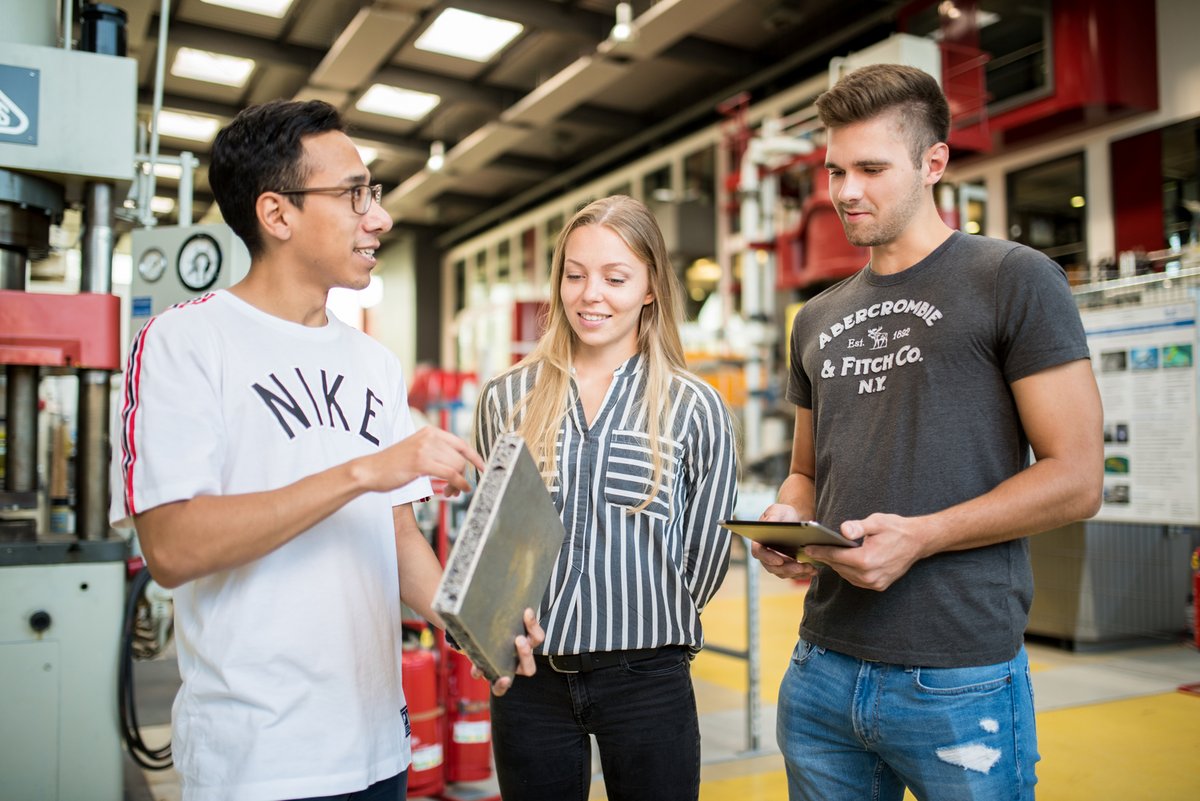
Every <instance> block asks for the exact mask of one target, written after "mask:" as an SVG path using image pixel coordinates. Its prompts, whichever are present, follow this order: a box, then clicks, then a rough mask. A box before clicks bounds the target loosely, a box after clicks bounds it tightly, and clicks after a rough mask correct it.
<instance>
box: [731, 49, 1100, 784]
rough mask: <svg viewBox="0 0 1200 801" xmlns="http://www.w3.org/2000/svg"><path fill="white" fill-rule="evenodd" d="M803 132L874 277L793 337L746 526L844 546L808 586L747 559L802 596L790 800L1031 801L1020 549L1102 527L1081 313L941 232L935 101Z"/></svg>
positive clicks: (1010, 250) (816, 567) (776, 560)
mask: <svg viewBox="0 0 1200 801" xmlns="http://www.w3.org/2000/svg"><path fill="white" fill-rule="evenodd" d="M817 110H818V112H819V114H820V117H821V121H822V123H824V125H825V127H826V130H827V132H828V136H827V143H828V144H827V152H826V156H825V163H826V167H827V168H828V170H829V188H830V194H831V195H832V197H833V200H834V202H835V203H836V204H837V209H838V214H839V216H840V217H841V220H842V224H843V226H844V228H845V231H846V236H847V238H848V239H849V240H850V241H851V242H853V243H854V244H856V245H860V246H862V247H869V248H870V249H871V260H870V263H869V264H868V265H866V266H865V267H863V269H862V270H860V271H859V272H857V273H855V274H854V275H853V276H851V277H849V278H847V279H846V280H845V281H843V282H841V283H839V284H837V285H835V286H833V287H831V288H830V289H828V290H826V291H825V292H823V293H821V294H820V295H818V296H817V297H815V298H813V299H811V300H809V301H808V302H807V303H806V304H805V306H804V308H803V310H801V311H800V312H799V314H798V315H797V317H796V322H795V325H794V327H793V333H792V347H791V360H792V363H791V380H790V383H789V385H788V399H789V400H790V401H792V402H793V403H795V404H796V429H795V439H794V441H793V445H792V465H791V474H790V475H789V476H788V478H787V479H786V480H785V481H784V483H783V486H782V487H781V488H780V491H779V502H778V503H776V504H773V505H771V506H769V507H768V508H767V510H766V512H765V513H764V514H763V518H764V519H767V520H781V521H782V520H791V521H795V520H799V519H811V518H814V517H815V518H816V519H818V520H820V521H821V522H823V523H825V524H826V525H829V526H835V527H840V529H841V532H842V534H844V535H846V536H847V537H849V538H851V539H855V540H862V545H861V547H857V548H838V547H835V546H809V547H807V548H805V549H804V550H805V552H806V554H805V557H806V558H808V559H813V560H816V562H817V564H813V563H810V562H807V561H796V560H793V559H790V558H788V557H785V556H783V555H781V554H779V553H776V552H774V551H772V550H770V549H767V548H763V547H761V546H759V545H757V544H756V545H754V546H753V549H752V552H753V554H754V556H755V557H756V558H758V559H759V560H760V561H762V563H763V564H764V565H765V566H766V568H767V570H769V571H770V572H772V573H774V574H776V575H778V576H781V577H785V578H811V579H812V585H811V587H810V588H809V591H808V593H807V595H806V597H805V601H804V619H803V622H802V623H801V626H800V640H799V643H798V644H797V646H796V649H795V652H794V653H793V656H792V662H791V665H790V666H789V668H788V671H787V673H786V674H785V675H784V679H783V682H782V684H781V686H780V689H779V708H778V715H777V727H776V734H777V736H778V739H779V745H780V749H781V750H782V752H783V755H784V761H785V764H786V766H787V776H788V795H789V797H790V798H791V799H792V801H817V800H818V799H819V800H820V801H852V800H853V801H858V799H863V798H873V799H879V800H880V801H900V799H901V797H902V796H903V794H904V789H905V787H906V786H907V787H908V788H909V789H910V790H912V792H913V794H914V795H915V796H916V797H917V798H921V799H926V800H927V801H985V800H986V801H1000V800H1001V799H1002V800H1003V801H1032V799H1033V797H1034V791H1033V787H1034V783H1035V782H1036V781H1037V779H1036V777H1035V775H1034V764H1035V763H1036V762H1037V759H1038V754H1037V737H1036V733H1035V729H1034V713H1033V696H1032V690H1031V688H1030V683H1029V662H1028V658H1027V656H1026V654H1025V649H1024V646H1023V642H1022V636H1023V634H1024V631H1025V624H1026V621H1027V619H1028V613H1029V604H1030V600H1031V598H1032V595H1033V576H1032V571H1031V569H1030V562H1029V548H1028V544H1027V542H1026V540H1025V538H1026V537H1027V536H1028V535H1031V534H1036V533H1037V532H1039V531H1045V530H1046V529H1049V528H1053V527H1055V526H1059V525H1063V524H1065V523H1068V522H1070V521H1073V520H1078V519H1081V518H1085V517H1090V516H1091V515H1093V514H1095V512H1096V510H1097V509H1098V508H1099V505H1100V488H1101V483H1102V469H1101V468H1102V462H1103V444H1102V442H1101V418H1102V414H1101V409H1100V396H1099V392H1098V391H1097V389H1096V382H1095V379H1094V377H1093V375H1092V368H1091V362H1090V360H1089V358H1088V347H1087V342H1086V340H1085V337H1084V333H1083V326H1082V324H1081V323H1080V319H1079V313H1078V311H1077V310H1076V308H1075V304H1074V301H1073V300H1072V298H1071V293H1070V290H1069V287H1068V285H1067V279H1066V275H1065V273H1063V270H1062V268H1061V267H1059V266H1058V265H1057V264H1055V263H1054V262H1053V261H1051V260H1050V259H1048V258H1047V257H1045V256H1044V255H1042V254H1041V253H1038V252H1037V251H1034V250H1031V249H1030V248H1027V247H1024V246H1023V245H1018V244H1016V243H1013V242H1004V241H1001V240H996V239H989V238H987V237H974V236H967V235H965V234H962V233H959V232H957V231H953V230H951V229H950V228H948V227H947V226H946V225H945V223H943V222H942V220H941V218H940V217H939V215H938V211H937V207H936V205H935V204H934V200H933V187H934V185H935V184H937V183H938V181H940V180H941V178H942V176H943V174H944V172H945V170H946V166H947V162H948V159H949V148H948V147H947V145H946V139H947V136H948V129H949V122H950V114H949V108H948V106H947V103H946V99H945V97H944V96H943V94H942V91H941V89H940V88H939V87H938V85H937V82H936V81H935V80H934V79H933V78H932V77H930V76H929V75H928V74H926V73H924V72H922V71H921V70H918V69H915V68H912V67H905V66H899V65H894V64H885V65H875V66H870V67H863V68H862V69H859V70H856V71H855V72H852V73H850V74H849V75H847V76H845V77H843V78H842V79H841V80H840V81H839V82H838V83H837V84H836V85H835V86H834V87H833V88H832V89H830V90H829V91H828V92H826V93H825V94H823V95H821V97H820V98H818V99H817ZM868 335H869V336H868ZM1030 450H1032V452H1033V456H1035V457H1036V459H1037V461H1036V463H1033V464H1031V463H1030V462H1031V460H1030Z"/></svg>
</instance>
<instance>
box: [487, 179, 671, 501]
mask: <svg viewBox="0 0 1200 801" xmlns="http://www.w3.org/2000/svg"><path fill="white" fill-rule="evenodd" d="M585 225H603V226H604V227H605V228H607V229H608V230H610V231H612V232H613V233H615V234H616V235H617V236H619V237H621V240H622V241H623V242H624V243H625V244H626V245H627V246H628V247H629V249H630V250H631V251H632V252H633V254H634V255H635V256H637V258H638V260H639V261H641V262H643V263H644V264H645V265H646V266H647V267H649V268H650V292H651V293H652V294H653V295H654V300H653V301H651V302H650V303H648V304H646V305H645V306H643V307H642V316H641V320H640V321H639V323H638V338H637V344H638V352H639V353H641V354H642V359H643V369H644V371H645V375H646V382H645V394H644V396H643V399H642V402H643V403H644V404H645V408H644V411H645V420H646V432H645V433H646V434H647V435H648V436H649V439H650V448H651V453H652V454H653V465H654V470H653V476H652V478H651V482H650V483H651V491H650V493H649V495H648V496H647V498H646V500H645V501H644V502H643V503H642V504H641V505H640V506H638V507H637V509H636V510H635V511H640V510H642V509H645V508H646V506H647V505H649V503H650V501H651V500H652V499H653V498H654V497H655V496H656V495H657V493H658V490H659V488H660V486H661V484H662V472H663V463H664V456H665V454H666V451H667V447H666V446H665V445H664V444H663V442H662V439H661V438H662V437H663V436H668V437H669V436H670V434H671V432H670V431H669V430H667V429H668V427H669V425H670V423H669V419H668V414H669V409H670V407H671V402H670V400H671V398H670V387H671V378H672V376H674V375H675V374H676V373H678V372H683V371H686V369H687V365H686V363H685V361H684V357H683V343H682V342H681V341H680V339H679V323H680V321H681V320H682V309H683V304H682V294H683V293H682V289H681V288H680V285H679V278H678V277H677V276H676V275H675V270H674V268H673V267H672V266H671V259H670V256H668V254H667V246H666V243H665V242H663V235H662V231H661V230H660V229H659V227H658V222H657V221H656V220H655V219H654V215H653V214H651V213H650V210H649V209H648V208H646V206H645V205H644V204H642V203H641V202H640V201H638V200H634V199H633V198H631V197H628V196H626V195H613V196H611V197H606V198H602V199H601V200H596V201H593V202H591V203H589V204H588V205H587V206H585V207H584V208H583V209H581V210H580V211H579V212H578V213H577V214H576V215H575V216H574V217H572V218H571V220H570V222H568V223H567V224H566V226H565V227H564V228H563V229H562V232H561V233H559V235H558V241H557V242H556V243H555V245H554V260H553V263H552V265H551V268H550V287H551V291H550V310H549V313H548V316H547V317H548V319H547V323H546V333H545V334H543V335H542V338H541V339H540V340H538V344H537V346H536V347H535V348H534V349H533V352H532V353H530V354H529V355H528V356H526V357H525V358H524V359H522V360H521V362H520V364H518V365H516V367H514V368H513V369H514V370H519V369H521V368H523V367H536V368H537V369H538V373H537V382H536V383H535V384H534V387H533V389H532V390H531V391H530V392H529V393H528V394H527V395H526V396H525V397H524V399H523V400H522V402H521V403H520V404H518V405H517V407H516V408H515V409H514V410H513V413H514V416H517V415H518V411H519V412H520V414H519V419H520V420H521V423H520V427H519V428H518V429H517V431H518V432H519V433H520V434H521V436H522V437H524V439H525V442H526V443H527V444H528V445H529V450H530V452H531V453H532V454H533V456H534V458H535V459H536V460H537V461H538V463H539V467H540V468H541V470H542V474H543V475H553V474H554V473H555V472H556V471H557V464H556V454H555V445H556V443H557V440H558V433H559V428H560V427H561V426H562V421H563V418H564V417H566V415H567V411H568V403H569V401H570V385H571V361H572V354H573V353H574V348H575V344H576V341H577V340H576V337H575V331H574V330H573V329H572V328H571V324H570V322H568V320H567V314H566V310H565V309H564V308H563V303H562V296H561V295H560V287H561V285H562V280H563V263H564V261H565V260H566V257H565V251H566V244H567V238H568V237H569V236H570V235H571V233H572V232H573V231H574V230H575V229H577V228H582V227H583V226H585ZM511 424H512V421H509V427H510V428H511Z"/></svg>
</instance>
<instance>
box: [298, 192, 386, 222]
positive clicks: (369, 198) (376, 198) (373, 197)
mask: <svg viewBox="0 0 1200 801" xmlns="http://www.w3.org/2000/svg"><path fill="white" fill-rule="evenodd" d="M363 189H365V190H367V191H366V192H362V191H361V190H363ZM330 192H334V193H336V194H339V195H341V194H347V195H349V196H350V208H351V209H352V210H353V211H354V213H355V214H357V215H359V216H360V217H361V216H362V215H364V214H366V213H367V212H368V211H370V210H371V204H372V203H374V204H375V205H377V206H378V205H381V204H382V202H383V184H355V185H354V186H310V187H306V188H304V189H276V190H275V194H277V195H308V194H314V193H316V194H321V193H326V194H327V193H330ZM358 197H365V198H366V205H365V206H363V208H362V211H359V210H358V205H359V203H361V202H362V201H357V200H355V198H358Z"/></svg>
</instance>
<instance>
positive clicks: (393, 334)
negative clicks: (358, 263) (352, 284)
mask: <svg viewBox="0 0 1200 801" xmlns="http://www.w3.org/2000/svg"><path fill="white" fill-rule="evenodd" d="M375 274H376V275H377V276H379V278H380V279H381V280H382V281H383V300H382V301H381V302H380V303H379V305H378V306H375V307H374V308H371V309H368V310H367V314H368V315H369V320H370V322H369V326H368V327H369V330H370V333H371V335H372V336H374V337H375V338H376V339H378V340H379V341H380V342H382V343H383V344H384V345H385V346H387V348H388V349H389V350H391V351H392V352H393V353H395V354H396V355H397V356H398V357H399V358H400V363H401V364H402V365H403V366H404V378H405V381H407V382H408V383H409V384H411V383H412V375H413V370H414V369H415V367H416V361H417V316H416V315H417V271H416V242H415V240H414V238H413V237H412V236H411V235H408V234H401V235H400V236H398V237H396V239H395V240H393V241H392V242H390V243H389V244H388V246H387V247H386V248H384V249H383V250H381V251H379V264H377V265H376V266H375Z"/></svg>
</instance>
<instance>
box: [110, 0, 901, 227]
mask: <svg viewBox="0 0 1200 801" xmlns="http://www.w3.org/2000/svg"><path fill="white" fill-rule="evenodd" d="M223 1H224V0H222V2H223ZM112 4H113V5H116V6H118V7H119V8H122V9H123V10H124V11H125V12H126V13H127V15H128V26H127V40H128V55H130V56H132V57H134V58H136V59H137V60H138V65H139V67H138V70H139V87H138V92H139V94H138V101H139V109H140V113H141V116H142V117H143V119H149V117H150V116H151V111H152V109H153V105H154V96H155V84H156V81H155V74H156V60H157V44H158V39H159V30H160V19H161V17H160V15H161V11H162V6H163V4H162V2H161V1H160V0H115V2H113V3H112ZM618 5H619V4H618V3H617V2H616V0H391V1H390V2H366V1H364V0H293V2H291V4H290V6H289V7H287V9H286V11H285V12H284V13H283V16H281V17H278V18H276V17H272V16H267V15H263V14H258V13H250V12H247V11H240V10H235V9H232V8H227V7H223V6H220V5H216V4H214V3H213V2H210V1H209V0H173V2H170V3H169V10H168V12H167V37H166V48H167V49H166V53H165V62H164V63H165V66H166V69H165V80H164V82H163V86H162V92H163V96H162V108H163V109H164V110H166V111H174V112H183V113H185V114H192V115H200V116H204V117H211V118H215V119H216V120H218V121H219V122H220V124H224V123H225V122H228V121H229V120H230V119H231V118H232V117H233V115H235V114H236V113H237V111H238V110H239V109H241V108H244V107H245V106H248V105H251V104H254V103H259V102H263V101H266V100H271V99H274V98H279V97H286V98H297V99H310V98H319V99H323V100H327V101H329V102H330V103H333V104H334V105H335V106H337V107H338V108H339V109H341V110H342V111H343V113H344V114H345V117H346V118H347V120H348V121H349V123H350V124H351V126H352V130H351V133H352V135H353V136H354V138H355V141H356V142H357V143H358V144H359V145H361V146H362V147H363V148H364V149H367V148H369V149H370V150H373V151H375V154H376V155H375V159H374V161H372V162H371V163H370V165H369V166H370V169H371V172H372V174H373V176H374V178H375V180H378V181H380V182H382V183H383V184H384V192H385V199H384V205H385V207H386V208H387V209H388V211H389V212H390V213H391V215H392V216H393V218H395V219H396V221H397V223H398V226H401V227H402V226H421V227H429V228H432V229H434V230H435V231H437V232H439V233H440V234H441V239H442V241H443V243H448V242H453V241H455V240H458V239H462V238H466V237H468V236H470V235H471V234H473V233H475V232H477V231H479V230H482V229H484V228H486V227H487V226H489V225H492V224H494V223H496V222H498V221H500V220H501V219H503V218H504V217H505V216H507V215H511V214H515V213H517V212H519V211H521V210H523V209H525V208H528V207H529V206H531V205H534V204H536V203H538V202H541V201H544V200H546V199H547V198H549V197H551V196H553V195H554V194H555V193H557V192H561V191H563V190H565V189H568V188H570V187H571V186H574V185H577V184H579V183H582V182H584V181H585V180H587V179H588V178H590V177H593V176H595V175H597V174H599V173H601V172H603V171H605V170H609V169H612V168H614V167H616V166H619V165H620V164H621V163H623V162H625V161H629V160H631V159H633V158H636V157H637V156H639V155H642V154H644V153H646V152H649V151H651V150H653V149H654V148H657V147H660V146H662V145H664V144H666V143H668V142H670V141H672V140H673V139H675V138H677V137H678V136H680V135H681V134H682V133H685V132H687V131H688V130H691V129H694V128H696V127H698V126H701V125H707V124H711V123H712V122H713V121H715V120H717V119H719V113H718V111H717V108H716V106H717V105H718V104H719V103H720V102H721V101H722V100H725V99H727V98H729V97H731V96H733V95H735V94H737V93H738V92H741V91H748V92H749V93H750V95H751V97H752V98H756V99H757V98H761V97H764V96H766V95H767V94H769V93H770V92H772V91H775V90H778V89H781V88H784V87H786V85H787V84H788V83H790V82H794V81H796V80H797V79H799V78H804V77H809V76H811V75H812V74H815V73H816V72H819V71H820V70H821V69H823V68H824V65H825V64H826V63H827V62H828V59H829V58H830V57H831V56H833V55H839V54H844V53H845V52H847V51H848V50H850V49H853V48H856V47H862V46H864V45H865V44H869V43H871V42H874V41H877V40H879V39H881V38H882V37H883V36H885V35H886V34H887V33H888V32H889V31H890V30H893V29H894V17H895V14H896V11H897V8H898V6H899V4H898V3H896V2H884V1H883V0H658V2H651V0H640V1H635V2H632V3H629V4H627V5H628V7H629V8H628V10H629V12H631V14H630V16H631V18H632V19H631V23H632V24H631V26H630V28H631V33H632V35H631V37H630V38H628V39H626V40H624V41H619V39H620V36H619V35H617V36H614V35H613V28H614V24H615V22H616V19H617V16H618V13H619V12H618V8H617V7H618ZM449 8H454V9H459V10H462V11H468V12H473V13H475V14H480V15H485V16H488V17H494V18H498V19H500V20H507V21H510V22H515V23H519V25H520V26H521V29H520V32H519V33H518V34H517V35H516V36H515V38H513V39H512V40H511V41H510V42H509V43H508V44H507V45H506V46H504V47H503V49H501V50H500V51H499V52H498V53H496V54H495V55H494V56H492V57H490V58H488V59H487V60H484V61H475V60H471V59H468V58H462V57H456V56H449V55H442V54H439V53H435V52H429V51H427V50H424V49H421V48H418V47H417V46H416V45H415V43H416V42H417V40H418V38H419V37H421V35H422V34H423V33H424V32H425V31H426V30H427V29H428V28H429V27H430V26H431V25H432V24H433V22H434V21H435V20H436V19H437V18H438V17H439V15H440V14H442V12H443V11H445V10H446V9H449ZM181 48H190V49H192V50H198V51H204V52H208V53H215V54H221V55H229V56H236V57H240V58H243V59H252V60H253V62H254V63H253V68H252V70H251V72H250V73H249V76H248V78H247V79H246V80H245V82H244V84H242V85H241V86H226V85H221V84H217V83H212V82H209V81H205V80H196V79H192V78H185V77H180V76H178V75H176V74H174V73H173V72H172V65H173V64H174V63H175V59H176V57H177V55H178V53H179V51H180V49H181ZM375 84H383V85H385V86H388V87H396V88H400V89H408V90H415V91H417V92H422V93H427V94H431V95H436V96H437V98H438V102H437V104H436V106H435V107H434V108H433V109H432V110H431V111H429V112H428V113H426V114H424V115H423V116H420V117H419V118H418V119H414V120H404V119H397V118H393V117H388V116H384V115H381V114H377V113H371V112H366V111H362V110H360V109H359V108H357V107H356V104H357V103H358V102H359V101H360V100H361V98H362V96H363V95H364V93H366V92H367V91H368V90H369V89H370V88H371V87H372V86H373V85H375ZM435 142H436V143H442V145H443V146H444V149H445V160H444V165H443V166H442V167H441V169H440V170H434V169H431V168H430V166H429V165H428V159H429V156H430V152H431V148H436V147H437V145H435ZM208 147H209V142H208V141H198V140H189V139H184V138H177V137H172V136H167V135H166V134H165V133H164V134H163V135H162V136H161V139H160V152H161V153H163V154H166V155H177V154H178V153H179V152H180V151H183V150H187V151H191V152H193V153H195V154H196V155H197V156H198V157H199V159H200V169H199V170H198V172H197V175H196V194H195V197H196V208H195V216H196V217H197V218H200V217H201V216H203V215H204V214H205V210H206V208H207V207H208V206H209V205H210V203H211V196H210V195H209V189H208V184H207V179H206V174H205V166H206V164H207V150H208ZM159 183H160V187H162V189H161V190H160V192H159V194H163V193H164V192H170V191H171V189H172V187H173V186H174V185H175V182H174V181H171V180H169V179H165V178H163V179H159ZM168 220H169V217H168Z"/></svg>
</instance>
